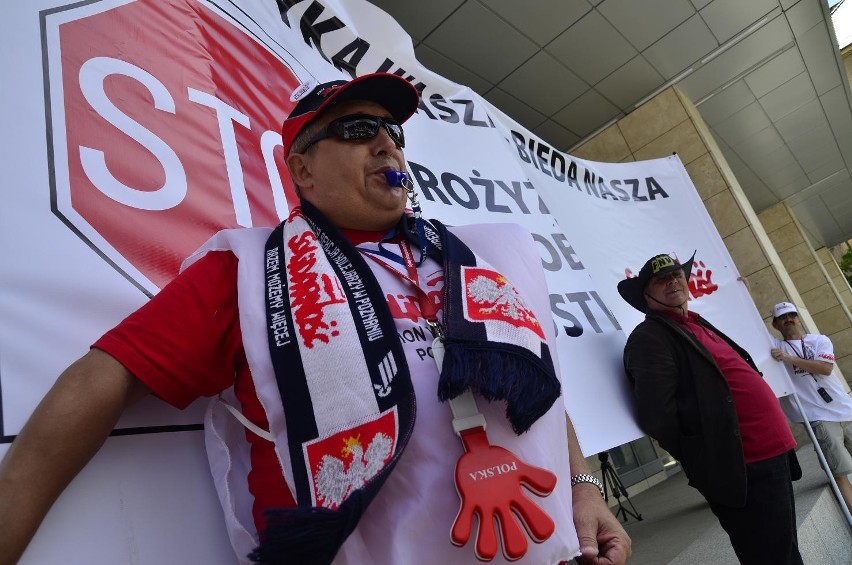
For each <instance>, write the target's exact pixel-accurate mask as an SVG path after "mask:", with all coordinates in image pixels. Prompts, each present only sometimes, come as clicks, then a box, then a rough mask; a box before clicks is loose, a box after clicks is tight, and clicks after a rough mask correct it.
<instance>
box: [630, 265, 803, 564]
mask: <svg viewBox="0 0 852 565" xmlns="http://www.w3.org/2000/svg"><path fill="white" fill-rule="evenodd" d="M691 272H692V259H690V260H689V261H687V262H686V263H685V264H683V265H682V264H680V263H679V262H678V261H677V260H676V259H674V258H673V257H671V256H669V255H666V254H661V255H656V256H654V257H652V258H651V259H649V260H648V261H647V262H646V263H645V265H644V266H643V267H642V269H641V270H640V271H639V275H638V276H636V277H634V278H629V279H625V280H623V281H621V282H619V283H618V292H619V294H620V295H621V297H622V298H624V300H626V301H627V302H628V303H629V304H630V305H631V306H633V307H634V308H636V309H637V310H639V311H640V312H643V313H645V315H646V316H645V320H643V321H642V322H641V323H640V324H639V325H638V326H636V328H635V329H634V330H633V332H632V333H631V334H630V337H629V338H628V340H627V344H626V345H625V348H624V368H625V370H626V372H627V376H628V378H629V379H630V383H631V384H632V386H633V392H634V398H635V401H636V402H635V404H636V417H637V420H638V422H639V426H640V427H641V428H642V430H643V431H644V432H645V433H647V434H648V435H649V436H651V437H653V438H654V439H656V440H657V441H658V442H659V443H660V445H661V446H662V447H663V448H664V449H665V450H666V451H668V452H669V453H671V454H672V456H674V457H675V458H676V459H677V460H678V461H680V463H681V465H682V466H683V470H684V472H685V473H686V475H687V477H688V478H689V484H690V485H691V486H693V487H695V488H696V489H698V491H699V492H701V494H702V495H703V496H704V498H706V499H707V502H708V503H709V504H710V508H711V509H712V511H713V513H714V514H715V515H716V517H717V518H718V519H719V522H720V524H721V525H722V527H723V528H724V529H725V531H726V532H727V533H728V536H729V537H730V539H731V545H732V546H733V548H734V551H735V552H736V554H737V557H738V558H739V560H740V562H741V563H743V564H748V565H755V564H766V565H782V564H790V565H793V564H797V565H801V563H802V558H801V555H800V554H799V548H798V542H797V535H796V513H795V500H794V498H793V487H792V484H791V475H793V476H795V477H796V478H799V476H800V474H801V470H799V469H798V463H797V462H796V459H795V453H794V452H793V448H794V447H795V440H794V439H793V436H792V434H791V433H790V429H789V427H788V426H787V422H786V419H785V418H784V414H783V412H782V411H781V407H780V405H779V403H778V400H777V399H776V398H775V395H774V394H773V393H772V390H771V389H770V388H769V386H768V385H767V384H766V382H765V381H764V380H763V378H762V376H761V374H760V373H759V372H758V370H757V367H756V366H755V364H754V362H753V361H752V359H751V356H749V354H748V353H747V352H746V351H745V350H744V349H742V348H741V347H740V346H738V345H737V344H736V343H734V342H733V341H732V340H731V339H730V338H728V337H727V336H726V335H725V334H723V333H722V332H720V331H719V330H718V329H716V328H715V327H713V326H712V325H711V324H710V323H709V322H708V321H707V320H705V319H704V318H702V317H701V316H700V315H698V314H696V313H695V312H690V311H689V307H688V301H689V286H688V284H687V282H688V280H689V276H690V274H691ZM791 466H792V470H791Z"/></svg>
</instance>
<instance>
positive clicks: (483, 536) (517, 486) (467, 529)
mask: <svg viewBox="0 0 852 565" xmlns="http://www.w3.org/2000/svg"><path fill="white" fill-rule="evenodd" d="M459 435H460V436H461V438H462V443H463V444H464V449H465V453H464V454H463V455H462V456H461V458H459V461H458V463H457V464H456V489H457V490H458V493H459V497H460V498H461V508H460V509H459V514H458V516H456V521H455V523H454V524H453V529H452V532H451V534H450V537H451V539H452V542H453V544H455V545H458V546H462V545H465V544H466V543H467V541H468V539H470V534H471V530H472V529H473V516H474V515H476V516H477V518H478V520H479V531H478V533H477V536H476V557H477V558H478V559H480V560H482V561H491V560H492V559H493V558H494V556H495V555H496V554H497V544H498V542H497V527H498V525H497V524H495V521H494V520H495V518H496V519H497V521H498V523H499V532H500V536H501V537H502V538H503V555H504V556H505V557H506V559H508V560H510V561H514V560H516V559H520V558H521V557H523V556H524V554H525V553H526V551H527V538H526V535H525V534H524V531H523V530H522V529H521V526H523V527H524V528H525V529H526V532H527V533H528V534H529V536H530V538H532V540H533V541H535V542H536V543H541V542H543V541H544V540H546V539H547V538H549V537H550V536H551V534H553V531H554V529H555V526H554V523H553V520H552V519H551V518H550V516H548V515H547V513H546V512H545V511H544V510H542V509H541V508H540V507H539V506H538V504H536V503H535V502H533V501H532V500H531V499H530V498H529V497H528V495H527V494H526V493H524V491H523V489H522V488H521V486H522V485H523V486H524V487H526V488H527V489H528V490H530V491H532V492H533V493H535V494H537V495H539V496H547V495H548V494H550V493H551V492H552V491H553V489H554V487H555V486H556V475H554V474H553V473H551V472H550V471H548V470H547V469H542V468H540V467H533V466H531V465H528V464H526V463H524V462H523V461H521V459H520V458H519V457H518V456H517V455H515V454H514V453H512V452H511V451H509V450H507V449H503V448H502V447H498V446H494V445H490V444H489V443H488V436H487V435H486V434H485V429H483V428H481V427H477V428H472V429H469V430H462V431H461V432H460V434H459Z"/></svg>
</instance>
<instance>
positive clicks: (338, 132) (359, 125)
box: [300, 114, 405, 153]
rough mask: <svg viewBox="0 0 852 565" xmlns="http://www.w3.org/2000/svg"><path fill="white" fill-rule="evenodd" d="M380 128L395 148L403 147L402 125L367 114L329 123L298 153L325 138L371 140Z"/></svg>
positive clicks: (354, 115)
mask: <svg viewBox="0 0 852 565" xmlns="http://www.w3.org/2000/svg"><path fill="white" fill-rule="evenodd" d="M382 126H384V127H385V131H386V132H388V135H389V136H390V138H391V140H392V141H393V142H394V143H395V144H396V146H397V147H399V148H402V147H405V133H403V131H402V124H400V123H399V122H398V121H397V120H394V119H393V118H381V117H379V116H371V115H369V114H352V115H349V116H343V117H341V118H337V119H336V120H333V121H331V122H329V124H328V125H327V126H325V129H324V130H322V131H320V132H319V133H317V134H316V135H315V136H313V137H312V138H311V140H310V141H308V143H307V145H305V148H304V149H302V150H301V151H300V153H304V152H305V151H307V150H308V148H309V147H310V146H311V145H313V144H314V143H316V142H317V141H320V140H323V139H325V138H327V137H334V138H335V139H339V140H341V141H361V140H364V139H372V138H374V137H376V136H377V135H379V131H380V128H381V127H382Z"/></svg>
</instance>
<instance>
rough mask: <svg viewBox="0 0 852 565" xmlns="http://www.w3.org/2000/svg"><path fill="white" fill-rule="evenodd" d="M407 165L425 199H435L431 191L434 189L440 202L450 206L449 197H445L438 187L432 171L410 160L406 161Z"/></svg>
mask: <svg viewBox="0 0 852 565" xmlns="http://www.w3.org/2000/svg"><path fill="white" fill-rule="evenodd" d="M408 167H409V170H410V171H411V174H412V175H414V179H415V180H416V181H417V187H418V188H419V189H420V191H421V192H422V193H423V197H424V198H426V200H429V201H432V202H434V201H435V197H434V196H432V192H433V191H434V192H435V194H437V195H438V198H439V199H440V200H441V202H443V203H444V204H446V205H447V206H450V199H449V198H447V197H446V195H445V194H444V193H443V192H441V190H440V189H439V188H438V177H436V176H435V174H434V173H433V172H432V171H430V170H429V169H427V168H426V167H424V166H422V165H418V164H417V163H414V162H412V161H409V162H408Z"/></svg>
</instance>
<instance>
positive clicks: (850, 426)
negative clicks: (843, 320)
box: [772, 302, 852, 509]
mask: <svg viewBox="0 0 852 565" xmlns="http://www.w3.org/2000/svg"><path fill="white" fill-rule="evenodd" d="M772 327H773V328H775V329H776V330H778V332H779V333H780V334H781V336H782V338H781V339H776V342H775V347H773V348H772V358H773V359H775V360H776V361H781V362H783V363H784V365H785V366H786V367H787V370H788V371H789V372H790V380H791V381H792V383H793V386H794V387H795V389H796V394H797V395H798V396H799V401H800V402H801V403H802V408H803V409H804V411H805V416H806V417H807V418H808V421H809V422H810V423H811V427H813V430H814V435H816V438H817V441H819V445H820V448H821V449H822V452H823V454H824V455H825V459H826V462H827V463H828V466H829V468H830V469H831V473H832V474H833V475H834V480H835V481H836V482H837V487H838V488H839V489H840V493H841V494H842V495H843V500H845V501H846V505H847V506H848V507H849V508H850V509H852V483H850V482H849V477H848V476H847V475H849V474H850V473H852V398H850V397H849V394H848V393H847V392H846V389H845V388H844V386H843V383H842V382H841V381H840V377H838V376H837V375H836V374H834V346H833V345H832V343H831V340H830V339H828V337H826V336H824V335H820V334H806V333H803V330H802V323H801V320H800V319H799V312H798V310H797V309H796V307H795V306H794V305H793V304H791V303H790V302H779V303H778V304H776V305H775V306H774V307H773V308H772ZM781 405H782V406H783V408H784V412H785V413H786V414H787V417H788V418H790V420H792V421H793V422H798V423H802V422H804V419H803V417H802V414H800V413H799V410H798V408H797V407H796V406H795V404H794V403H793V402H792V400H791V399H790V397H784V399H782V401H781Z"/></svg>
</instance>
